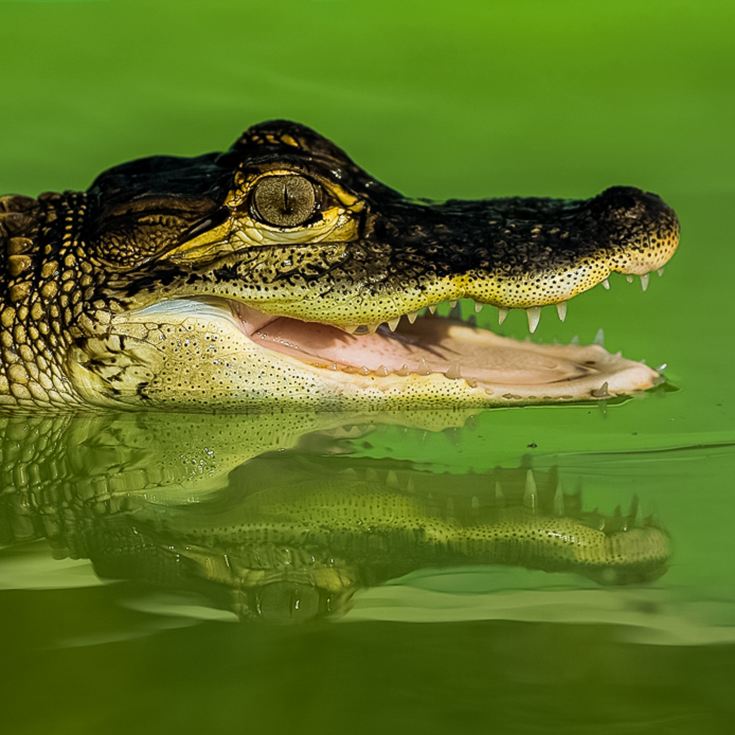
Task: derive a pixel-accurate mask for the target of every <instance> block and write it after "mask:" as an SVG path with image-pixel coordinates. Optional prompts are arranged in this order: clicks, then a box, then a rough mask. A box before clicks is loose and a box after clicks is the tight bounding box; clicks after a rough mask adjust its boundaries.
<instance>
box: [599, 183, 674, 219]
mask: <svg viewBox="0 0 735 735" xmlns="http://www.w3.org/2000/svg"><path fill="white" fill-rule="evenodd" d="M591 206H592V209H593V210H594V211H595V214H596V215H598V216H600V217H602V218H607V219H610V220H640V219H647V220H653V221H655V220H657V219H658V218H659V217H660V216H661V215H662V214H664V213H667V212H669V211H670V210H669V207H668V206H667V205H666V204H665V203H664V201H663V200H662V199H661V197H659V196H658V195H656V194H652V193H651V192H648V191H643V190H641V189H637V188H636V187H634V186H611V187H610V188H609V189H605V191H603V192H602V193H601V194H599V195H598V196H597V197H595V198H594V199H593V200H592V202H591Z"/></svg>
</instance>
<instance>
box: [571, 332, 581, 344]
mask: <svg viewBox="0 0 735 735" xmlns="http://www.w3.org/2000/svg"><path fill="white" fill-rule="evenodd" d="M569 344H570V345H578V344H579V335H578V334H575V335H574V337H572V338H571V339H570V340H569Z"/></svg>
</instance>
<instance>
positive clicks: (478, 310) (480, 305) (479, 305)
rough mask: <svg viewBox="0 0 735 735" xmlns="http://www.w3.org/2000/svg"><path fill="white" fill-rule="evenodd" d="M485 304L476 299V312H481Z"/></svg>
mask: <svg viewBox="0 0 735 735" xmlns="http://www.w3.org/2000/svg"><path fill="white" fill-rule="evenodd" d="M483 306H485V304H481V303H480V302H479V301H475V314H479V313H480V312H481V311H482V307H483Z"/></svg>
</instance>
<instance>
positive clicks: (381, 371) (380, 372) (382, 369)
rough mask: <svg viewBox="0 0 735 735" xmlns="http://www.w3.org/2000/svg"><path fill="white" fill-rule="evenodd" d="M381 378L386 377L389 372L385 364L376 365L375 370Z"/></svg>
mask: <svg viewBox="0 0 735 735" xmlns="http://www.w3.org/2000/svg"><path fill="white" fill-rule="evenodd" d="M375 372H376V373H377V374H378V375H380V377H381V378H387V377H388V375H390V373H389V372H388V368H387V367H386V366H385V365H378V369H377V370H376V371H375Z"/></svg>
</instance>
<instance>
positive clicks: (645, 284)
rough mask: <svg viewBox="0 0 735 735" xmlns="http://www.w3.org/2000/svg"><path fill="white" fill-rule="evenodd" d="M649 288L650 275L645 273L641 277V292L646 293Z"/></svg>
mask: <svg viewBox="0 0 735 735" xmlns="http://www.w3.org/2000/svg"><path fill="white" fill-rule="evenodd" d="M647 288H648V273H644V274H643V275H642V276H641V290H643V291H645V290H646V289H647Z"/></svg>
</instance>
